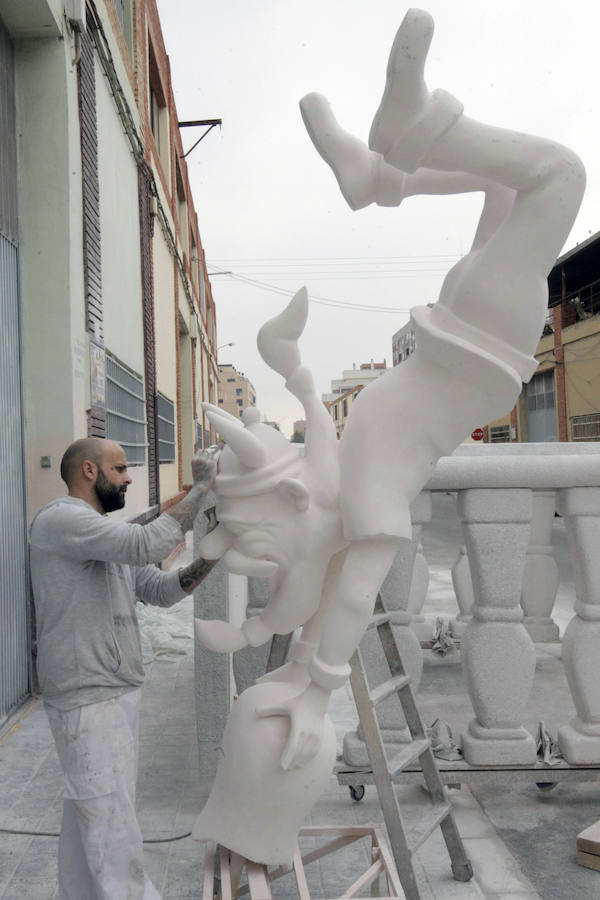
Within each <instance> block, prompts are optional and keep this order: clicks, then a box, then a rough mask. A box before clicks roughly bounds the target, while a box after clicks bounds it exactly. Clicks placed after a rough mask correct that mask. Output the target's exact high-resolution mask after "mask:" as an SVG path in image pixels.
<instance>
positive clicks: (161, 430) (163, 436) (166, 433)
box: [157, 394, 175, 463]
mask: <svg viewBox="0 0 600 900" xmlns="http://www.w3.org/2000/svg"><path fill="white" fill-rule="evenodd" d="M157 414H158V461H159V462H161V463H164V462H175V406H174V404H173V403H171V401H170V400H169V399H168V398H167V397H164V396H163V395H162V394H158V396H157Z"/></svg>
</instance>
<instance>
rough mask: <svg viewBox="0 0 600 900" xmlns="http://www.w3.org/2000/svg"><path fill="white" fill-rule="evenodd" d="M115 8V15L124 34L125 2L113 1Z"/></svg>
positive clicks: (120, 0) (121, 0)
mask: <svg viewBox="0 0 600 900" xmlns="http://www.w3.org/2000/svg"><path fill="white" fill-rule="evenodd" d="M115 6H116V8H117V15H118V17H119V21H120V23H121V28H122V29H123V33H124V34H125V0H115Z"/></svg>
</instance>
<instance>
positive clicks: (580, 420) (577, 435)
mask: <svg viewBox="0 0 600 900" xmlns="http://www.w3.org/2000/svg"><path fill="white" fill-rule="evenodd" d="M571 440H573V441H600V413H588V414H587V415H585V416H571Z"/></svg>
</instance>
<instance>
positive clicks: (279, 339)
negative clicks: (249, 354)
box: [256, 287, 308, 381]
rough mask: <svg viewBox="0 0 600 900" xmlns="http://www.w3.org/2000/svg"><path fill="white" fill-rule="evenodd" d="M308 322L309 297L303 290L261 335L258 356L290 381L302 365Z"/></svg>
mask: <svg viewBox="0 0 600 900" xmlns="http://www.w3.org/2000/svg"><path fill="white" fill-rule="evenodd" d="M307 318H308V294H307V292H306V288H305V287H303V288H300V290H299V291H298V292H297V293H296V294H295V295H294V296H293V297H292V299H291V300H290V302H289V303H288V305H287V306H286V308H285V309H284V310H283V312H280V313H279V315H278V316H275V317H274V318H273V319H269V321H268V322H265V324H264V325H263V326H262V328H261V329H260V331H259V332H258V336H257V338H256V342H257V344H258V352H259V353H260V355H261V356H262V358H263V359H264V361H265V362H266V364H267V365H268V366H269V367H270V368H271V369H274V370H275V372H279V374H280V375H283V377H284V378H285V379H286V381H287V379H288V378H289V377H290V376H291V375H292V374H293V372H295V371H296V369H297V368H298V366H299V365H300V351H299V350H298V338H299V337H300V335H301V334H302V332H303V331H304V326H305V325H306V320H307Z"/></svg>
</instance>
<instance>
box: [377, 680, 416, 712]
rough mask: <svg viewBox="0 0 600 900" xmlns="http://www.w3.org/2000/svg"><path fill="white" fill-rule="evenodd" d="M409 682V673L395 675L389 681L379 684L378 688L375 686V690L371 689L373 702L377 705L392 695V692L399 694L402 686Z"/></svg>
mask: <svg viewBox="0 0 600 900" xmlns="http://www.w3.org/2000/svg"><path fill="white" fill-rule="evenodd" d="M409 684H410V677H409V676H408V675H395V676H394V677H393V678H390V679H389V681H384V682H383V684H378V685H377V687H376V688H373V690H372V691H370V693H369V697H370V699H371V703H372V704H373V706H376V705H377V703H381V701H382V700H385V699H387V697H391V695H392V694H397V693H398V691H401V690H402V688H404V687H406V686H407V685H409Z"/></svg>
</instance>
